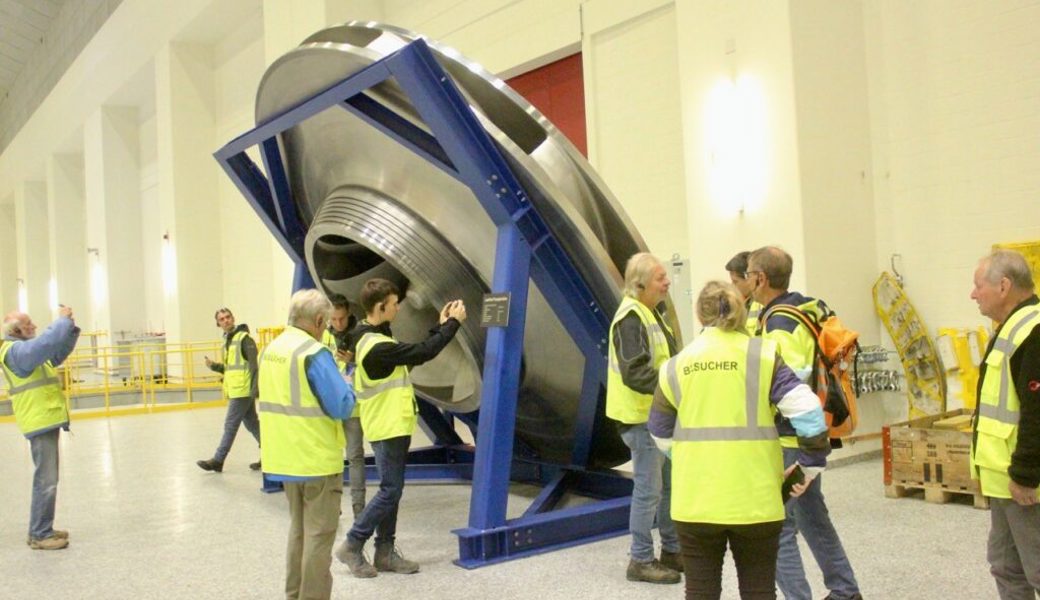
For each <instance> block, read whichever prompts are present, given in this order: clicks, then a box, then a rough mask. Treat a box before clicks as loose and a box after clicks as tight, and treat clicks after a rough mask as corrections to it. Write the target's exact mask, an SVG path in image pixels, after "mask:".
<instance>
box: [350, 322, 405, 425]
mask: <svg viewBox="0 0 1040 600" xmlns="http://www.w3.org/2000/svg"><path fill="white" fill-rule="evenodd" d="M384 342H392V343H395V344H396V343H397V340H395V339H394V338H392V337H390V336H387V335H383V334H381V333H366V334H365V335H363V336H362V337H361V339H360V340H358V343H357V352H356V354H355V358H354V364H355V365H357V368H356V369H355V371H354V395H355V397H356V398H357V403H358V405H359V406H360V409H359V411H358V413H359V416H360V417H361V429H362V430H364V432H365V438H366V439H367V440H368V441H370V442H378V441H380V440H386V439H390V438H394V437H400V436H404V435H408V436H410V435H412V432H413V431H415V424H416V420H417V418H418V417H417V415H418V414H419V407H418V405H417V404H416V403H415V390H414V389H413V388H412V380H411V378H410V377H409V376H408V367H406V366H403V365H401V366H398V367H396V368H395V369H394V370H393V372H391V373H390V375H389V376H387V377H386V378H385V379H377V380H373V379H372V378H371V377H369V376H368V373H367V372H366V371H365V357H366V356H368V352H369V350H371V349H372V347H373V346H375V345H376V344H381V343H384Z"/></svg>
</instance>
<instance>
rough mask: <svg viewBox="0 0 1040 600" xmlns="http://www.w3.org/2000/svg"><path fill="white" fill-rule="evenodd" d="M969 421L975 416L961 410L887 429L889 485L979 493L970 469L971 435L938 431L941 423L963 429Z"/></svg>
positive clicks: (885, 449)
mask: <svg viewBox="0 0 1040 600" xmlns="http://www.w3.org/2000/svg"><path fill="white" fill-rule="evenodd" d="M965 418H967V419H968V420H969V422H970V419H971V414H970V413H969V412H968V411H967V410H965V409H961V410H957V411H950V412H946V413H942V414H939V415H932V416H929V417H924V418H921V419H914V420H911V421H904V422H902V423H894V424H892V425H889V426H888V427H886V428H885V433H884V436H885V444H884V455H885V484H886V485H890V484H900V483H906V484H908V485H917V486H925V487H927V486H937V487H942V488H947V489H951V490H958V491H968V492H978V491H979V487H978V481H975V480H973V479H972V478H971V472H970V469H969V456H970V454H971V431H970V430H969V431H960V430H959V429H956V428H954V429H937V428H936V425H937V423H939V422H943V423H944V424H945V425H947V426H952V425H953V424H959V425H957V426H958V427H960V426H963V423H964V419H965Z"/></svg>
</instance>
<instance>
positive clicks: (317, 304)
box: [289, 289, 332, 326]
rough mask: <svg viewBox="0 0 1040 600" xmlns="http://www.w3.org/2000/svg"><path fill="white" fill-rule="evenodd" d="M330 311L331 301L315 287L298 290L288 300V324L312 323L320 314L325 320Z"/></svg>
mask: <svg viewBox="0 0 1040 600" xmlns="http://www.w3.org/2000/svg"><path fill="white" fill-rule="evenodd" d="M331 312H332V303H331V302H329V299H328V298H326V297H325V294H323V293H321V292H319V291H318V290H315V289H307V290H300V291H298V292H296V293H295V294H293V295H292V298H291V299H290V300H289V325H293V326H296V325H297V324H298V323H308V324H310V323H314V321H315V319H316V318H317V317H318V316H319V315H320V316H323V317H324V318H325V320H326V321H327V320H328V318H329V313H331Z"/></svg>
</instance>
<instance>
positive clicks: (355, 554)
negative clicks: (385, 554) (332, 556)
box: [336, 538, 378, 579]
mask: <svg viewBox="0 0 1040 600" xmlns="http://www.w3.org/2000/svg"><path fill="white" fill-rule="evenodd" d="M355 546H356V547H355ZM363 549H364V544H355V542H353V541H351V539H350V538H347V540H346V541H345V542H343V544H341V545H340V547H339V548H336V559H337V560H339V562H341V563H343V564H345V565H347V568H348V569H350V574H351V575H353V576H354V577H357V578H359V579H368V578H369V577H375V576H376V575H378V573H377V572H376V568H375V567H373V566H372V565H371V564H369V562H368V559H367V558H365V553H364V552H363Z"/></svg>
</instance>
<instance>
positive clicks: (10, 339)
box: [0, 306, 79, 550]
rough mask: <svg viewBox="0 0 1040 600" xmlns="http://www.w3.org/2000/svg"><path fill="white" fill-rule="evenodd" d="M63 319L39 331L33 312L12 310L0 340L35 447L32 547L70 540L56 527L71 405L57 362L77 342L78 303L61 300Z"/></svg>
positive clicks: (10, 384)
mask: <svg viewBox="0 0 1040 600" xmlns="http://www.w3.org/2000/svg"><path fill="white" fill-rule="evenodd" d="M58 315H59V316H58V319H57V320H56V321H54V322H53V323H51V325H50V327H48V328H47V329H46V330H45V331H44V332H43V333H42V334H41V335H40V336H39V337H36V325H35V324H34V323H33V321H32V319H31V318H30V317H29V315H27V314H25V313H21V312H12V313H10V314H8V315H7V316H6V317H5V318H4V323H3V334H4V339H3V341H2V342H0V363H2V365H3V371H4V378H5V379H6V380H7V391H8V393H9V394H10V395H11V406H12V408H13V410H14V418H15V421H16V422H17V423H18V429H20V430H21V432H22V434H23V435H24V436H25V437H26V438H28V439H29V447H30V449H31V451H32V458H33V465H34V466H35V467H36V471H35V472H34V473H33V488H32V490H33V491H32V502H31V504H30V508H29V538H28V544H29V547H30V548H32V549H33V550H59V549H61V548H64V547H66V546H68V545H69V532H67V531H63V530H60V529H54V507H55V505H56V503H57V500H58V437H59V436H60V433H61V430H62V429H64V430H66V431H68V429H69V410H68V405H67V404H66V402H65V393H64V392H63V391H62V386H61V381H60V380H59V379H58V374H57V371H55V367H57V366H58V365H60V364H61V363H63V362H65V359H66V358H68V356H69V354H70V353H71V352H72V350H73V349H74V348H75V347H76V341H77V340H78V339H79V327H76V323H75V321H73V318H72V309H71V308H69V307H67V306H61V307H60V308H59V310H58Z"/></svg>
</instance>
